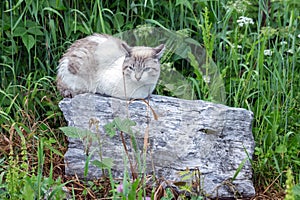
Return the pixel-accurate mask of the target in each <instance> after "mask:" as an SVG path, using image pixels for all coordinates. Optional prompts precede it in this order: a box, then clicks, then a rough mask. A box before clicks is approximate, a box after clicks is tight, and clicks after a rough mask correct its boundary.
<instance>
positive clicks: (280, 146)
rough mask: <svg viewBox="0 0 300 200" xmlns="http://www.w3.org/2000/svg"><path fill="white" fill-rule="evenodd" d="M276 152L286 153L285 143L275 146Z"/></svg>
mask: <svg viewBox="0 0 300 200" xmlns="http://www.w3.org/2000/svg"><path fill="white" fill-rule="evenodd" d="M275 152H276V153H286V152H287V148H286V146H285V145H283V144H280V145H279V146H277V147H276V149H275Z"/></svg>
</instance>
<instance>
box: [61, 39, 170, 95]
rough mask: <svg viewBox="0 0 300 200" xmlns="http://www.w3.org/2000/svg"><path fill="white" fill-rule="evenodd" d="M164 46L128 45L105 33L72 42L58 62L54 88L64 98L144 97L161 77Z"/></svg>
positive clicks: (150, 92) (151, 90)
mask: <svg viewBox="0 0 300 200" xmlns="http://www.w3.org/2000/svg"><path fill="white" fill-rule="evenodd" d="M164 49H165V45H164V44H161V45H159V46H157V47H154V48H153V47H145V46H134V47H131V46H129V45H128V44H127V43H126V42H124V41H122V40H120V39H117V38H115V37H112V36H110V35H105V34H93V35H91V36H87V37H85V38H82V39H79V40H77V41H75V42H74V43H73V44H72V45H71V46H70V48H69V49H68V50H67V51H66V53H65V54H64V55H63V57H62V58H61V59H60V61H59V65H58V72H57V80H56V82H57V88H58V90H59V91H60V93H61V95H62V96H63V97H74V96H75V95H77V94H81V93H99V94H102V95H106V96H112V97H117V98H121V99H139V98H146V97H148V96H149V95H150V94H152V92H153V90H154V89H155V87H156V84H157V81H158V78H159V76H160V58H161V57H162V55H163V52H164Z"/></svg>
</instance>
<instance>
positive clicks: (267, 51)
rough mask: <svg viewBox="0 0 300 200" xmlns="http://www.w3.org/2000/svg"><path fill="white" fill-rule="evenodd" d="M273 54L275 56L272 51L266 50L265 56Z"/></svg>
mask: <svg viewBox="0 0 300 200" xmlns="http://www.w3.org/2000/svg"><path fill="white" fill-rule="evenodd" d="M272 54H273V52H272V51H271V50H270V49H266V50H264V55H265V56H271V55H272Z"/></svg>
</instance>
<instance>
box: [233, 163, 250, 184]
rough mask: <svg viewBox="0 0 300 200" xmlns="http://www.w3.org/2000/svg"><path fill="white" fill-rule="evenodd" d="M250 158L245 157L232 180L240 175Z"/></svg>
mask: <svg viewBox="0 0 300 200" xmlns="http://www.w3.org/2000/svg"><path fill="white" fill-rule="evenodd" d="M247 160H248V158H245V159H244V160H243V161H242V162H241V164H239V166H238V168H237V169H236V172H235V173H234V175H233V177H232V181H234V180H235V179H236V177H237V176H238V175H239V173H240V171H241V169H242V168H243V167H244V165H245V163H246V161H247Z"/></svg>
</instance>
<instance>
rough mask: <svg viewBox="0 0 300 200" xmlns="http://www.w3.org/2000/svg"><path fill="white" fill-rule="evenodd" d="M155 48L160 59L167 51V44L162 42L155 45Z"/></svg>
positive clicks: (156, 56)
mask: <svg viewBox="0 0 300 200" xmlns="http://www.w3.org/2000/svg"><path fill="white" fill-rule="evenodd" d="M153 49H154V51H155V58H158V59H160V58H161V57H162V55H163V53H164V51H165V45H164V44H161V45H159V46H157V47H154V48H153Z"/></svg>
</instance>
